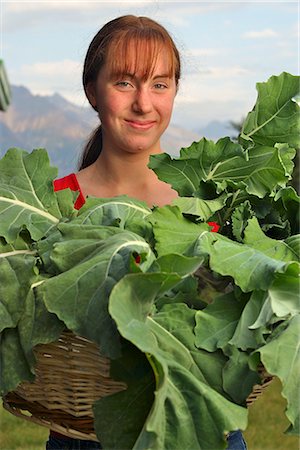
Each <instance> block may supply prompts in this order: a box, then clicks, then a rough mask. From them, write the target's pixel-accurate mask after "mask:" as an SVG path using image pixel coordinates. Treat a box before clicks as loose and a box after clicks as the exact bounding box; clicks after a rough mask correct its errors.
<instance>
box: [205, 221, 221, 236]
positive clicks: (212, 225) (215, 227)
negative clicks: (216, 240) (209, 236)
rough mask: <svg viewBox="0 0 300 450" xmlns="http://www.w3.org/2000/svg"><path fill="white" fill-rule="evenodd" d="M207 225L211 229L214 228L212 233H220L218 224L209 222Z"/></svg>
mask: <svg viewBox="0 0 300 450" xmlns="http://www.w3.org/2000/svg"><path fill="white" fill-rule="evenodd" d="M207 223H208V225H209V226H210V227H212V229H211V230H210V231H212V232H213V233H217V232H218V231H219V229H220V225H219V224H218V223H217V222H207Z"/></svg>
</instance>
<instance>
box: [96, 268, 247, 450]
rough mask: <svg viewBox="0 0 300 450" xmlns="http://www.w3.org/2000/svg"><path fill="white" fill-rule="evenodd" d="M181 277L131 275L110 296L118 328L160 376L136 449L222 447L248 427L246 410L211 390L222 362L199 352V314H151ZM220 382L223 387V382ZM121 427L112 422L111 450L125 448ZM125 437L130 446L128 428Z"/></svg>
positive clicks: (170, 308)
mask: <svg viewBox="0 0 300 450" xmlns="http://www.w3.org/2000/svg"><path fill="white" fill-rule="evenodd" d="M176 279H177V276H175V275H172V274H163V273H154V274H149V273H147V274H134V275H128V276H125V277H124V278H123V279H122V280H121V281H120V282H119V283H118V284H117V285H116V286H115V287H114V289H113V291H112V294H111V297H110V306H109V310H110V313H111V315H112V317H113V318H114V320H115V321H116V324H117V326H118V330H119V331H120V333H121V335H122V336H123V337H125V338H126V339H127V340H128V341H130V342H132V343H133V344H134V345H135V346H137V347H138V348H139V349H140V350H141V351H142V352H144V353H146V354H149V360H150V361H151V364H152V367H153V370H154V373H155V376H156V393H155V400H154V403H153V407H152V409H151V411H150V413H149V416H148V417H147V420H146V421H145V424H144V426H143V429H142V430H141V432H140V434H139V436H137V441H136V443H135V445H134V447H133V448H134V449H145V448H155V449H157V450H163V449H174V448H184V449H204V448H214V449H219V448H220V449H221V448H223V447H224V444H225V442H224V432H225V431H229V430H232V429H237V428H242V429H243V428H244V427H245V425H246V410H244V409H242V408H239V407H238V406H237V405H234V404H233V403H231V402H229V401H228V400H226V399H225V398H224V397H223V396H222V395H220V394H219V393H218V392H217V391H216V390H215V389H214V388H213V387H212V386H211V385H212V376H214V377H215V378H220V373H221V372H220V369H221V368H222V365H221V366H220V361H221V360H222V358H220V355H219V358H217V359H216V358H213V357H211V358H210V357H207V356H206V357H205V356H204V354H205V352H204V351H200V350H196V348H195V346H194V338H195V336H194V333H193V328H194V325H195V311H192V310H191V309H189V308H188V307H187V306H186V305H183V304H177V305H166V307H165V308H162V310H161V311H160V312H159V313H156V314H155V313H154V314H151V311H152V310H153V302H154V301H155V298H157V297H158V296H159V295H161V294H162V293H163V292H164V291H166V290H167V289H170V287H171V285H172V284H174V283H176ZM137 305H138V308H137ZM209 355H210V354H209ZM210 356H211V355H210ZM216 384H218V385H220V380H219V381H218V380H216ZM127 407H128V408H130V405H128V406H127ZM179 412H180V413H179ZM107 414H109V411H107ZM118 425H119V424H118V423H112V424H111V427H112V428H111V433H109V436H107V439H108V441H107V442H105V441H104V442H103V445H104V447H105V448H119V445H118V443H116V442H115V439H114V437H113V436H114V431H113V429H114V427H118ZM212 429H213V430H214V432H213V433H212V432H211V430H212ZM99 436H101V429H100V430H99ZM122 436H123V443H124V444H123V448H124V449H126V448H129V447H128V446H127V445H126V429H124V430H123V434H122ZM130 448H131V447H130Z"/></svg>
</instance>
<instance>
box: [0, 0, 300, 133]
mask: <svg viewBox="0 0 300 450" xmlns="http://www.w3.org/2000/svg"><path fill="white" fill-rule="evenodd" d="M299 9H300V6H299V1H298V0H294V1H283V0H282V1H264V2H261V1H254V0H252V1H249V2H247V1H243V2H242V1H237V0H236V1H214V0H211V1H209V2H205V1H199V0H198V1H193V2H188V1H181V2H180V1H176V2H172V1H160V0H156V1H152V0H149V1H140V0H136V1H131V2H128V1H119V2H115V1H113V0H110V1H106V2H104V1H88V0H87V1H84V0H80V1H65V0H59V1H55V0H52V1H10V0H1V1H0V21H1V39H0V58H2V59H4V63H5V67H6V71H7V74H8V78H9V81H10V83H11V84H15V85H23V86H26V87H27V88H29V89H30V90H31V92H32V93H34V94H40V95H51V94H53V93H59V94H61V95H62V96H64V97H65V98H67V99H68V100H70V101H72V102H74V103H76V104H77V105H80V106H86V107H88V102H87V100H86V99H85V96H84V93H83V89H82V86H81V73H82V65H83V60H84V57H85V53H86V50H87V48H88V45H89V43H90V41H91V40H92V38H93V36H94V35H95V34H96V32H97V31H98V30H99V29H100V28H101V27H102V25H104V23H105V22H107V21H108V20H111V19H113V18H115V17H117V16H120V15H124V14H135V15H144V16H149V17H151V18H152V19H154V20H157V21H158V22H160V23H161V24H162V25H164V26H165V27H166V28H167V30H168V31H169V32H170V34H171V35H172V37H173V39H174V41H175V43H176V45H177V47H178V49H179V51H180V53H181V58H182V65H183V73H182V79H181V81H180V87H179V92H178V94H177V97H176V101H175V107H174V113H173V117H172V121H171V123H172V124H174V125H179V126H181V127H183V128H186V129H189V130H193V131H197V130H198V129H199V128H201V127H203V126H205V125H206V124H208V123H209V122H211V121H215V120H217V121H223V122H226V121H230V120H233V121H240V120H241V119H243V118H244V117H245V116H246V114H247V113H248V111H250V110H251V109H252V107H253V106H254V104H255V101H256V83H257V82H265V81H267V80H268V78H269V77H270V76H272V75H279V74H280V73H281V72H283V71H286V72H289V73H292V74H293V75H298V74H299V44H298V39H299Z"/></svg>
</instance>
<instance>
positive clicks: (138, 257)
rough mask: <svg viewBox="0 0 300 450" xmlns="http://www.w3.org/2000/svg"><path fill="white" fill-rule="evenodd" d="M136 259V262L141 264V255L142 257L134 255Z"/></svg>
mask: <svg viewBox="0 0 300 450" xmlns="http://www.w3.org/2000/svg"><path fill="white" fill-rule="evenodd" d="M134 260H135V263H136V264H140V262H141V257H140V255H136V256H135V257H134Z"/></svg>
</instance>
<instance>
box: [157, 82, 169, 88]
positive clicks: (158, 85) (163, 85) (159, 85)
mask: <svg viewBox="0 0 300 450" xmlns="http://www.w3.org/2000/svg"><path fill="white" fill-rule="evenodd" d="M155 88H156V89H167V86H166V85H165V84H163V83H156V84H155Z"/></svg>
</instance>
